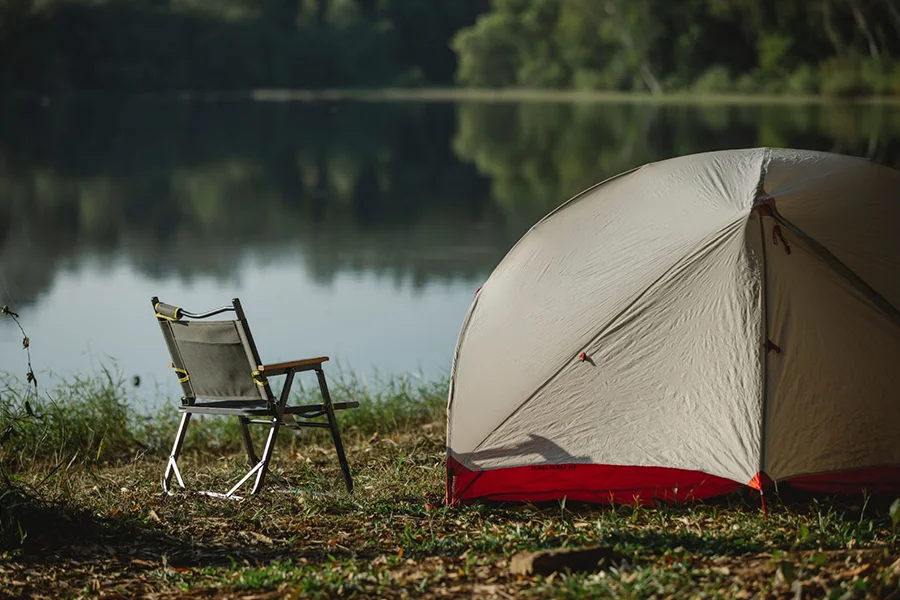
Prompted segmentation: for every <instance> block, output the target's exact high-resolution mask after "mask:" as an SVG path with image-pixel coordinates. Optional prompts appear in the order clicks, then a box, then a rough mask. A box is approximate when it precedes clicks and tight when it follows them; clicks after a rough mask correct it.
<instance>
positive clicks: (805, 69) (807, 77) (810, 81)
mask: <svg viewBox="0 0 900 600" xmlns="http://www.w3.org/2000/svg"><path fill="white" fill-rule="evenodd" d="M785 88H786V91H787V92H789V93H791V94H815V93H817V92H818V91H819V74H818V73H817V72H816V70H815V69H813V68H812V67H811V66H810V65H801V66H800V67H798V68H797V69H796V70H794V72H793V73H791V74H790V76H788V79H787V82H786V83H785Z"/></svg>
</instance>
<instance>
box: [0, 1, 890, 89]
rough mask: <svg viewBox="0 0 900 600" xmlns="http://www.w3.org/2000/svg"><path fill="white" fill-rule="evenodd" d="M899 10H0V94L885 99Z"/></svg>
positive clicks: (268, 6)
mask: <svg viewBox="0 0 900 600" xmlns="http://www.w3.org/2000/svg"><path fill="white" fill-rule="evenodd" d="M898 55H900V0H680V1H678V2H672V1H671V0H258V1H250V0H0V57H2V59H0V86H2V88H3V89H7V90H10V89H12V90H28V91H59V90H69V89H80V90H85V89H87V90H104V91H118V90H125V91H160V90H162V91H165V90H244V89H248V88H258V87H269V88H271V87H281V88H286V87H287V88H323V87H376V86H386V85H390V86H451V85H462V86H469V87H529V88H568V89H571V88H574V89H586V90H626V91H640V92H644V93H650V94H664V93H667V92H673V91H685V90H690V91H696V92H735V93H758V92H763V93H773V94H774V93H797V94H818V93H822V94H826V95H891V94H897V93H900V58H898Z"/></svg>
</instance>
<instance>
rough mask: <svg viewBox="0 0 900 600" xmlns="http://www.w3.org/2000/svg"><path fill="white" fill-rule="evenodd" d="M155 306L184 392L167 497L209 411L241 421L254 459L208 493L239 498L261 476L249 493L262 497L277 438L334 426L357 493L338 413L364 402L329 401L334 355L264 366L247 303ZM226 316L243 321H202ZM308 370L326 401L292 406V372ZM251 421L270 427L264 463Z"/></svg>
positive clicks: (346, 476)
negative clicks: (187, 442) (226, 486)
mask: <svg viewBox="0 0 900 600" xmlns="http://www.w3.org/2000/svg"><path fill="white" fill-rule="evenodd" d="M152 303H153V310H154V311H155V312H156V318H157V320H158V321H159V326H160V329H162V333H163V337H164V338H165V340H166V345H167V346H168V348H169V354H170V355H171V357H172V362H171V363H169V366H170V367H172V368H173V369H174V370H175V374H176V375H177V376H178V382H179V383H180V384H181V389H182V390H183V392H184V397H183V398H182V399H181V406H180V407H179V412H181V413H182V416H181V422H180V424H179V425H178V432H177V434H176V435H175V444H174V445H173V446H172V454H171V455H169V461H168V463H167V464H166V471H165V474H164V475H163V482H162V483H163V490H165V491H166V492H169V490H170V483H171V480H172V476H173V475H174V476H175V479H176V480H177V481H178V485H179V486H181V487H182V488H184V487H185V485H184V480H183V479H182V477H181V472H180V470H179V469H178V455H179V454H180V452H181V446H182V443H183V442H184V435H185V432H186V431H187V426H188V424H189V423H190V421H191V415H193V414H206V415H231V416H235V417H238V419H240V422H241V431H242V434H243V438H244V445H245V446H246V448H247V457H248V458H249V459H250V471H248V472H247V474H246V475H244V476H243V478H241V480H240V481H238V482H237V483H236V484H235V485H234V487H232V488H231V489H230V490H229V491H228V492H226V493H225V494H219V493H213V492H204V493H206V494H209V495H213V496H224V497H226V498H231V497H235V496H234V494H235V492H237V491H238V489H240V488H241V486H243V485H244V484H245V483H246V482H247V481H248V480H249V479H250V478H251V477H255V480H254V483H253V489H252V491H251V492H250V493H251V495H254V494H257V493H258V492H259V491H260V489H262V487H263V483H264V481H265V478H266V472H267V471H268V468H269V461H270V460H271V458H272V451H273V449H274V446H275V439H276V437H277V435H278V430H279V428H280V427H282V426H285V427H290V428H292V429H297V428H300V427H327V428H328V429H330V430H331V437H332V439H333V441H334V447H335V450H336V451H337V455H338V461H340V465H341V471H343V474H344V483H345V485H346V486H347V492H348V493H352V491H353V479H352V478H351V476H350V468H349V466H348V465H347V458H346V456H345V455H344V446H343V444H342V443H341V435H340V432H339V431H338V424H337V420H336V419H335V414H334V411H335V410H339V409H345V408H356V407H358V406H359V402H338V403H332V402H331V396H330V395H329V394H328V386H327V384H326V382H325V372H324V371H323V370H322V363H324V362H325V361H327V360H328V357H326V356H323V357H319V358H308V359H305V360H298V361H293V362H285V363H278V364H273V365H263V364H262V361H261V360H260V358H259V353H258V352H257V350H256V345H255V344H254V343H253V337H252V336H251V335H250V327H249V325H248V324H247V318H246V317H245V316H244V311H243V309H242V308H241V302H240V300H238V299H237V298H234V299H233V300H232V304H231V306H224V307H222V308H218V309H215V310H211V311H209V312H204V313H197V314H195V313H191V312H188V311H186V310H184V309H182V308H179V307H176V306H173V305H171V304H165V303H163V302H160V301H159V298H156V297H155V296H154V297H153V299H152ZM224 312H234V313H235V314H236V317H237V318H236V319H234V320H231V321H220V320H213V321H205V320H203V319H207V318H209V317H212V316H214V315H218V314H221V313H224ZM304 371H315V372H316V377H317V378H318V381H319V390H320V392H321V394H322V404H312V405H305V406H288V399H289V395H290V393H291V384H292V383H293V380H294V375H295V374H297V373H301V372H304ZM282 375H283V376H285V380H284V385H283V387H282V388H281V394H280V395H279V397H278V398H276V397H275V395H274V394H273V393H272V389H271V388H270V387H269V379H270V378H272V377H279V376H282ZM201 399H202V401H200V400H201ZM322 416H325V417H326V418H327V422H323V421H321V420H320V421H315V420H313V419H316V418H318V417H322ZM251 424H260V425H264V426H267V427H269V435H268V437H267V438H266V443H265V446H264V448H263V453H262V458H257V455H256V452H255V451H254V449H253V441H252V439H251V437H250V429H249V425H251Z"/></svg>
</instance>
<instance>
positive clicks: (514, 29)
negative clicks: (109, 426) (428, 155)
mask: <svg viewBox="0 0 900 600" xmlns="http://www.w3.org/2000/svg"><path fill="white" fill-rule="evenodd" d="M454 47H455V48H456V50H457V52H458V54H459V59H460V69H459V71H458V74H457V75H458V78H459V80H460V81H461V82H462V83H464V84H466V85H473V86H482V85H500V86H505V85H515V86H522V87H532V86H542V87H578V88H585V87H587V88H592V89H596V88H604V89H619V90H641V91H648V92H650V93H653V94H660V93H662V92H664V91H677V90H678V89H683V88H685V87H688V86H690V87H693V88H695V89H697V90H700V91H710V92H713V91H714V92H721V91H731V89H732V84H731V80H735V81H736V82H739V84H736V85H735V86H734V87H735V88H736V89H738V90H739V91H742V92H745V93H746V92H753V91H755V92H759V91H764V92H768V93H781V92H783V91H787V92H796V93H809V92H812V91H816V86H815V84H814V80H815V79H816V78H817V74H818V73H819V72H821V79H822V92H823V93H825V94H827V95H835V96H842V95H889V94H893V93H896V92H895V89H894V88H895V86H894V85H893V83H894V81H895V80H894V79H893V74H892V73H893V72H892V68H893V67H892V64H893V60H894V59H895V58H896V57H897V56H898V55H900V10H898V8H897V6H896V5H895V4H894V3H892V2H890V1H874V0H850V1H845V0H823V1H822V2H816V3H813V2H807V1H806V0H778V1H775V0H766V1H764V2H757V1H755V0H754V1H752V2H751V1H748V0H688V1H684V2H668V1H667V0H630V1H625V0H602V1H599V0H597V1H595V0H525V1H514V0H494V1H493V2H492V4H491V12H490V13H488V14H487V15H484V16H481V17H479V19H478V20H477V22H476V23H475V24H474V25H473V26H471V27H469V28H466V29H463V30H462V31H460V32H459V33H458V34H457V35H456V37H455V38H454ZM866 65H868V68H866ZM861 71H865V72H866V73H867V75H864V74H862V73H861ZM726 73H727V74H729V77H727V78H726V77H725V74H726ZM747 77H751V78H754V79H756V80H758V81H759V82H762V84H763V85H762V86H761V87H760V86H756V87H755V88H754V86H753V85H751V84H750V80H748V79H745V78H747Z"/></svg>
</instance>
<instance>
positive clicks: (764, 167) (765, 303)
mask: <svg viewBox="0 0 900 600" xmlns="http://www.w3.org/2000/svg"><path fill="white" fill-rule="evenodd" d="M769 160H770V151H769V149H768V148H766V150H765V152H764V153H763V160H762V163H761V164H760V166H759V183H758V184H757V186H756V198H755V199H754V200H755V201H756V202H759V201H760V200H762V199H763V198H766V197H768V194H766V190H765V181H766V175H767V174H768V170H769ZM756 215H757V218H758V219H759V238H760V247H761V248H762V256H761V259H762V282H761V285H760V290H759V291H760V296H761V302H760V305H761V306H760V308H761V309H762V319H761V321H762V323H761V326H762V327H761V329H762V331H761V333H762V340H761V341H760V345H759V351H760V352H761V353H762V357H761V358H762V360H761V361H760V369H761V371H762V372H761V373H760V380H761V381H760V383H761V388H762V389H761V390H760V393H761V396H762V398H761V403H760V404H761V409H762V410H761V414H760V417H759V419H760V421H759V469H757V474H759V473H765V472H766V431H767V430H768V428H769V347H768V342H769V267H768V262H767V260H768V258H767V256H766V226H765V223H764V222H763V218H762V213H761V212H759V211H757V213H756Z"/></svg>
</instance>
